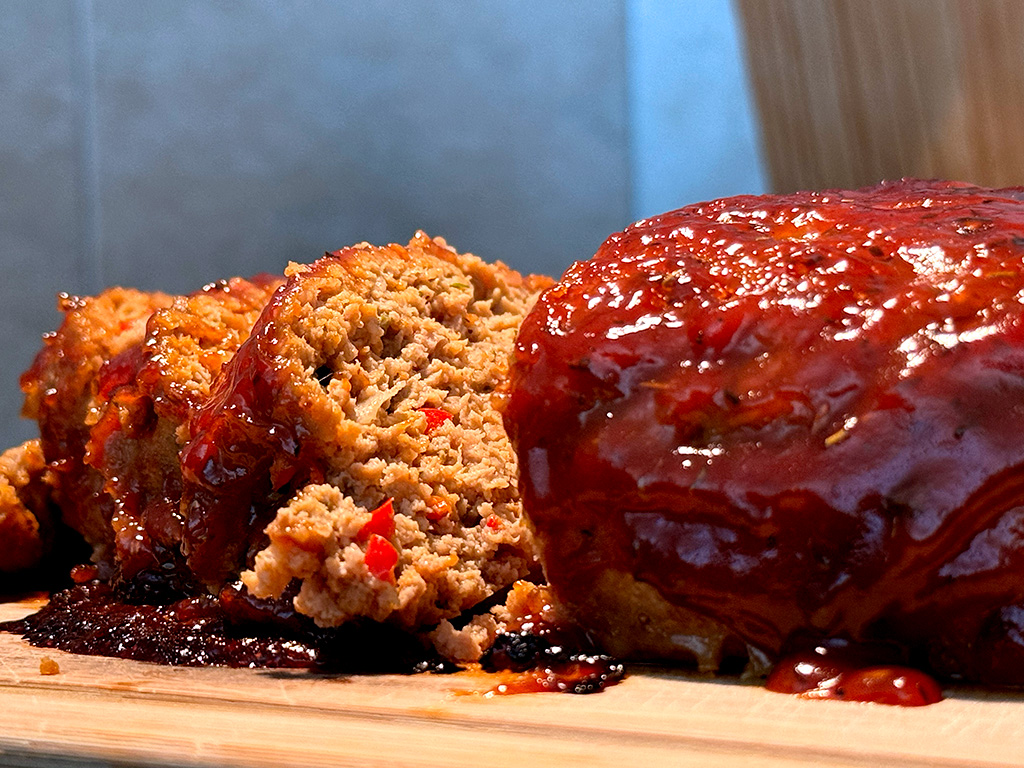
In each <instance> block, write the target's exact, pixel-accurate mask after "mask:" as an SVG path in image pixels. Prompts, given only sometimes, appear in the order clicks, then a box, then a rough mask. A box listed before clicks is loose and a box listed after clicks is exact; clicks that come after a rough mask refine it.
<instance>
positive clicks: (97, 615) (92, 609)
mask: <svg viewBox="0 0 1024 768" xmlns="http://www.w3.org/2000/svg"><path fill="white" fill-rule="evenodd" d="M0 631H4V632H13V633H17V634H21V635H23V636H24V638H25V639H26V640H28V641H29V642H30V643H31V644H32V645H34V646H37V647H40V648H56V649H59V650H62V651H67V652H69V653H79V654H86V655H92V656H111V657H116V658H122V659H133V660H135V661H149V662H155V663H158V664H167V665H173V666H188V667H203V666H223V667H251V668H302V669H314V670H319V671H326V672H344V673H364V672H365V673H388V672H390V673H415V672H427V671H432V672H451V671H454V669H455V668H454V666H453V665H451V664H449V663H447V662H444V661H442V660H441V659H439V658H438V657H437V656H436V654H435V653H434V652H433V650H432V649H428V648H426V647H425V646H424V645H423V644H421V643H420V642H419V641H418V640H416V639H415V638H413V637H412V636H411V635H407V634H405V633H404V632H401V631H399V630H397V629H394V628H392V627H388V626H385V625H381V624H372V623H366V624H359V625H355V626H346V627H342V628H339V629H336V630H324V629H319V628H317V627H316V626H315V625H313V623H312V622H311V621H310V620H308V619H306V618H305V617H302V616H299V615H297V614H295V612H294V611H292V610H291V609H290V608H289V607H286V605H285V604H281V603H274V604H271V603H270V602H268V601H256V600H254V599H252V598H249V597H247V596H245V595H244V594H243V593H241V592H240V591H239V590H238V589H236V588H231V589H227V590H225V591H224V592H223V593H222V594H221V596H220V597H212V596H201V597H188V598H182V599H180V600H177V601H174V602H171V603H168V604H165V605H147V604H133V603H128V602H125V600H124V599H123V596H122V595H119V594H118V593H117V591H116V590H114V589H113V588H112V587H110V586H109V585H106V584H101V583H96V582H91V583H86V584H79V585H77V586H75V587H72V588H70V589H67V590H64V591H62V592H58V593H57V594H55V595H54V596H53V597H52V598H51V600H50V602H49V603H48V604H47V605H46V606H44V607H43V608H42V609H41V610H40V611H38V612H37V613H35V614H33V615H31V616H28V617H27V618H25V619H22V620H20V621H12V622H5V623H3V624H0Z"/></svg>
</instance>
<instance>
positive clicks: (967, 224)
mask: <svg viewBox="0 0 1024 768" xmlns="http://www.w3.org/2000/svg"><path fill="white" fill-rule="evenodd" d="M1022 200H1024V191H1022V190H1001V191H993V190H985V189H980V188H976V187H971V186H967V185H958V184H949V183H942V182H921V181H909V180H908V181H904V182H900V183H894V184H886V185H882V186H879V187H876V188H871V189H865V190H859V191H854V192H843V191H832V192H821V193H800V194H795V195H788V196H779V197H738V198H730V199H724V200H718V201H714V202H711V203H706V204H701V205H696V206H692V207H689V208H684V209H681V210H679V211H674V212H671V213H667V214H664V215H662V216H659V217H656V218H653V219H649V220H646V221H641V222H638V223H637V224H634V225H633V226H631V227H629V228H628V229H626V230H625V231H624V232H622V233H619V234H616V235H613V236H612V237H610V238H609V239H608V240H607V241H606V242H605V243H604V245H603V246H602V247H601V249H600V250H599V251H598V253H597V255H596V256H595V257H594V258H593V259H592V260H590V261H587V262H581V263H577V264H575V265H574V266H573V267H572V268H570V269H569V271H568V272H567V273H566V274H565V276H564V278H563V279H562V281H561V282H560V283H559V284H558V285H557V286H555V287H554V288H552V289H550V290H549V291H548V292H547V293H545V294H544V295H543V296H542V298H541V300H540V301H539V303H538V305H537V307H536V308H535V309H534V311H533V312H532V313H531V314H530V316H529V317H528V318H527V319H526V321H525V322H524V323H523V326H522V330H521V332H520V334H519V339H518V342H517V347H516V360H515V364H514V369H513V381H512V388H511V396H510V400H509V404H508V408H507V411H506V416H505V419H506V426H507V428H508V430H509V432H510V434H511V436H512V438H513V441H514V442H515V444H516V446H517V451H518V455H519V461H520V469H521V488H522V492H523V496H524V503H525V505H526V510H527V512H528V514H529V516H530V518H531V520H532V522H533V524H534V526H535V527H536V529H537V531H538V534H539V537H540V541H541V543H542V547H543V552H544V554H543V558H544V563H545V569H546V573H547V576H548V578H549V580H550V583H551V586H552V588H553V589H554V590H555V592H556V594H557V595H558V597H559V598H560V599H561V600H563V601H565V602H566V603H568V604H569V605H570V606H572V605H573V604H581V603H585V602H586V600H585V599H584V596H585V595H586V593H587V592H588V591H589V590H590V589H591V588H592V586H593V585H594V584H595V583H596V582H597V579H598V577H599V576H600V574H601V573H602V572H603V571H604V570H606V569H612V570H616V571H622V572H625V573H628V574H631V575H632V576H633V577H635V578H636V579H638V580H639V581H641V582H645V583H647V584H649V585H651V586H653V587H654V588H655V589H656V590H657V591H658V593H660V595H661V596H662V597H663V598H665V599H666V600H667V601H668V602H670V603H673V604H675V605H679V606H683V607H685V608H688V609H690V610H692V611H695V612H697V613H699V614H702V615H705V616H708V617H711V618H713V619H715V620H717V621H719V622H721V623H722V624H724V625H726V626H727V627H728V628H730V629H731V630H733V631H734V632H736V633H737V634H738V635H739V636H740V637H741V638H742V639H743V640H745V641H746V642H747V643H749V644H751V645H752V646H754V647H756V648H759V649H760V650H761V651H763V652H764V653H765V654H767V656H768V657H769V658H778V656H779V654H780V653H781V651H782V649H783V648H784V647H787V646H789V645H790V644H791V641H792V639H793V638H794V637H797V636H810V637H834V636H843V637H848V638H851V639H852V640H854V641H865V640H876V639H881V640H888V641H895V642H898V643H900V644H902V645H903V646H905V647H906V648H907V649H909V650H910V652H911V653H913V654H914V656H915V658H921V659H925V660H927V662H928V663H929V664H930V666H931V667H932V668H933V669H934V670H936V671H937V672H939V673H941V674H943V675H947V676H960V677H964V678H967V679H973V680H983V681H990V682H997V683H1010V684H1024V633H1021V632H1016V633H1014V632H1012V631H1009V629H1007V628H1012V627H1018V628H1019V627H1020V625H1021V619H1022V618H1024V609H1022V608H1021V607H1020V606H1021V605H1022V604H1024V603H1022V601H1024V579H1021V578H1020V574H1021V573H1024V439H1022V437H1021V436H1022V435H1024V303H1022V302H1024V299H1022V295H1024V275H1022V273H1024V204H1022V202H1021V201H1022ZM576 618H577V619H579V620H580V621H582V622H584V623H585V622H586V616H577V617H576ZM979 648H981V649H983V650H984V653H985V654H988V658H986V659H984V660H979V650H978V649H979Z"/></svg>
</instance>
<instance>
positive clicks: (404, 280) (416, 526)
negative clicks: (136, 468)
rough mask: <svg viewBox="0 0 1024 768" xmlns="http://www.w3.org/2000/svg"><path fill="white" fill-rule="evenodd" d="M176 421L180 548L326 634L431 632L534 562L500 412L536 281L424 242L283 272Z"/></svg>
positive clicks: (204, 571)
mask: <svg viewBox="0 0 1024 768" xmlns="http://www.w3.org/2000/svg"><path fill="white" fill-rule="evenodd" d="M288 275H289V279H288V282H287V284H286V285H285V287H284V288H283V289H282V290H281V291H279V292H278V293H277V294H276V295H275V296H274V298H273V299H272V300H271V302H270V303H269V304H268V305H267V307H266V308H265V310H264V311H263V314H262V315H261V317H260V319H259V321H258V322H257V323H256V326H255V327H254V329H253V332H252V335H251V336H250V338H249V339H248V340H247V341H246V342H245V343H244V344H243V345H242V347H241V348H240V349H239V351H238V353H237V354H236V355H235V357H234V358H233V359H232V361H231V362H230V363H228V364H227V365H225V366H224V368H223V369H222V371H221V373H220V374H219V375H218V377H217V378H216V380H215V382H214V384H213V395H212V397H211V399H210V400H209V402H207V403H206V404H205V405H204V406H203V407H202V408H200V409H199V410H198V412H197V413H195V414H194V416H193V417H192V418H191V419H190V421H189V429H190V435H191V438H190V442H189V443H188V445H187V447H186V450H185V453H184V454H183V456H182V467H183V470H184V477H185V481H186V482H185V488H184V507H183V509H184V512H185V533H184V548H185V552H186V554H187V557H188V564H189V567H190V568H191V569H192V571H193V572H194V573H195V574H197V575H198V576H200V577H201V578H202V579H203V580H205V581H206V582H207V583H208V584H209V585H211V586H215V585H219V584H221V583H224V582H225V581H227V580H229V579H230V578H231V577H232V575H233V574H237V573H238V572H239V571H240V570H241V571H243V572H242V579H243V581H244V583H245V585H246V586H247V587H248V589H249V591H250V592H251V593H253V594H254V595H256V596H258V597H260V598H268V599H273V598H275V597H277V596H278V595H280V594H282V593H283V592H284V590H285V589H286V588H287V587H288V585H289V584H291V583H293V582H297V583H299V584H300V587H299V589H298V593H297V595H296V597H295V598H294V605H295V607H296V609H297V610H299V611H300V612H301V613H303V614H305V615H308V616H311V617H313V618H314V619H315V620H316V621H317V623H318V624H320V625H321V626H337V625H340V624H343V623H345V622H347V621H350V620H353V619H356V618H360V617H366V618H370V619H373V620H376V621H385V622H389V623H392V624H395V625H398V626H401V627H403V628H407V629H414V628H418V627H430V626H432V625H434V624H437V623H438V622H439V621H441V620H442V619H447V618H452V617H455V616H457V615H459V614H460V613H461V612H462V611H464V610H465V609H467V608H470V607H472V606H474V605H476V604H478V603H480V602H482V601H484V600H486V599H487V598H488V597H490V596H491V595H492V594H493V593H494V592H495V591H497V590H500V589H502V588H504V587H506V586H508V585H510V584H512V583H513V582H514V581H515V580H516V579H519V578H521V577H523V576H526V575H527V574H528V573H529V572H530V570H531V569H532V568H533V567H534V565H535V552H534V548H533V542H532V537H531V535H530V531H529V529H528V528H527V526H526V524H525V521H524V520H523V517H522V509H521V505H520V502H519V494H518V490H517V487H516V461H515V456H514V454H513V453H512V450H511V447H510V446H509V443H508V440H507V437H506V435H505V431H504V428H503V425H502V420H501V416H500V414H499V411H498V410H497V406H498V405H499V404H500V401H501V398H502V388H503V385H504V383H505V379H506V375H507V371H508V357H509V354H510V351H511V348H512V344H513V341H514V338H515V335H516V332H517V331H518V328H519V323H520V321H521V320H522V318H523V316H524V315H525V313H526V311H527V309H528V308H529V306H530V305H531V304H532V301H533V299H534V298H535V296H536V294H537V293H538V291H539V290H540V289H541V288H543V287H546V285H548V284H549V282H550V281H546V280H545V279H541V278H523V277H522V276H520V275H519V274H518V273H516V272H514V271H512V270H510V269H508V268H506V267H504V266H503V265H501V264H497V265H494V264H487V263H485V262H483V261H481V260H480V259H478V258H476V257H475V256H472V255H470V254H459V253H457V252H456V251H454V250H453V249H451V248H450V247H448V246H447V244H446V243H445V242H444V241H443V240H440V239H431V238H429V237H427V236H426V235H424V234H422V233H418V234H417V235H416V237H415V238H414V239H413V240H412V241H411V242H410V243H409V244H408V245H407V246H400V245H389V246H384V247H376V246H371V245H368V244H362V245H357V246H354V247H351V248H346V249H343V250H341V251H338V252H335V253H332V254H328V255H327V256H325V257H324V258H323V259H321V260H319V261H317V262H316V263H314V264H312V265H309V266H299V265H293V266H292V267H290V268H289V270H288Z"/></svg>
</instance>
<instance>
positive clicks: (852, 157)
mask: <svg viewBox="0 0 1024 768" xmlns="http://www.w3.org/2000/svg"><path fill="white" fill-rule="evenodd" d="M737 4H738V7H739V9H740V12H741V17H742V19H743V27H744V34H745V40H746V50H747V61H748V69H749V74H750V78H751V82H752V83H753V86H754V91H755V95H756V100H757V105H758V110H759V113H760V117H761V132H762V137H763V142H764V149H765V156H766V159H767V161H768V166H769V169H770V174H771V179H772V187H773V188H774V190H775V191H779V192H785V191H793V190H796V189H814V188H830V187H858V186H863V185H867V184H873V183H875V182H877V181H880V180H882V179H894V178H900V177H901V176H917V177H922V178H950V179H959V180H962V181H972V182H975V183H978V184H985V185H991V186H1014V185H1021V184H1024V123H1022V121H1021V120H1020V115H1021V114H1022V112H1024V45H1022V44H1021V41H1022V40H1024V3H1020V2H1018V1H1017V0H975V1H974V2H962V0H737Z"/></svg>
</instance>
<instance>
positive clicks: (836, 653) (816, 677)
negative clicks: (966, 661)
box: [765, 644, 942, 707]
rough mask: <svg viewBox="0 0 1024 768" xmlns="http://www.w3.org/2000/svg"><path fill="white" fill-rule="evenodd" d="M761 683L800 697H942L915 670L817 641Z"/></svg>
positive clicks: (912, 703)
mask: <svg viewBox="0 0 1024 768" xmlns="http://www.w3.org/2000/svg"><path fill="white" fill-rule="evenodd" d="M765 687H766V688H767V689H768V690H769V691H775V692H776V693H789V694H795V695H797V696H800V697H802V698H806V699H841V700H844V701H864V702H873V703H875V704H890V705H895V706H903V707H923V706H926V705H928V704H935V703H937V702H939V701H942V688H941V687H940V686H939V684H938V683H937V682H936V681H935V680H934V679H933V678H931V677H930V676H928V675H926V674H925V673H924V672H921V671H919V670H916V669H911V668H909V667H905V666H901V665H899V664H892V663H888V662H887V661H885V660H884V659H877V658H876V659H872V658H871V655H870V653H868V654H865V653H863V652H862V649H858V648H855V647H854V648H851V647H850V646H847V645H842V644H839V645H836V644H832V645H820V646H818V647H816V648H814V649H813V650H811V651H805V652H803V653H796V654H791V655H788V656H786V657H784V658H783V659H782V660H780V661H779V663H778V664H776V665H775V668H774V669H773V670H772V673H771V674H770V675H769V676H768V680H767V682H766V683H765Z"/></svg>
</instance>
